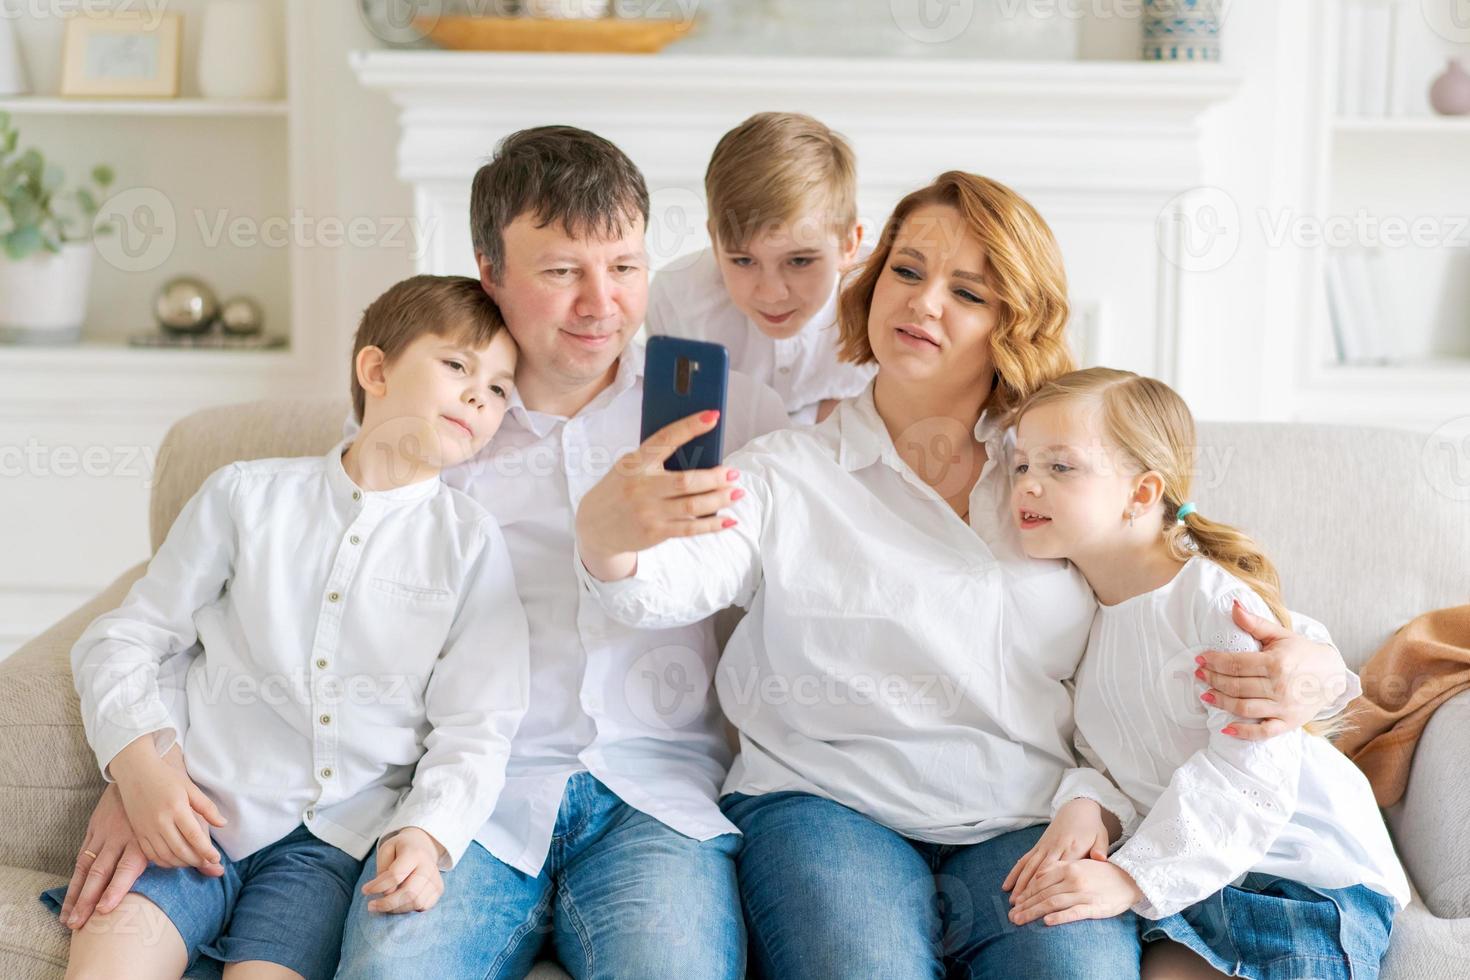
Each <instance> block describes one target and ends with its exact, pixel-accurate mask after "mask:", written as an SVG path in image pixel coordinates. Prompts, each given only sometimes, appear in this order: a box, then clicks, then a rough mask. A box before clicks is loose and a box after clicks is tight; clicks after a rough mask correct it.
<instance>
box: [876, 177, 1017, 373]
mask: <svg viewBox="0 0 1470 980" xmlns="http://www.w3.org/2000/svg"><path fill="white" fill-rule="evenodd" d="M998 303H999V301H998V300H997V299H996V297H995V293H994V290H992V289H991V288H990V285H989V274H988V271H987V263H986V261H985V248H984V246H982V245H981V244H980V242H979V241H978V240H976V239H975V237H974V236H973V235H971V234H970V232H969V230H968V228H967V227H966V226H965V221H964V219H963V218H962V217H961V215H960V212H959V210H958V209H956V208H954V207H951V206H949V205H944V204H931V205H925V206H923V207H919V208H916V209H914V211H912V212H911V213H910V214H909V215H908V217H906V218H905V219H904V221H903V224H902V226H900V228H899V230H898V235H897V237H896V238H895V239H894V242H893V248H892V250H891V251H890V252H889V254H888V261H887V263H886V265H885V268H884V270H883V273H882V274H881V275H880V276H879V277H878V282H877V285H876V286H875V287H874V289H873V302H872V305H871V306H869V308H868V343H869V344H871V345H872V347H873V355H874V356H875V357H876V358H877V360H878V365H879V367H880V368H881V369H882V371H883V372H884V373H885V374H887V375H889V376H890V377H892V378H895V379H901V380H904V381H907V382H915V383H927V384H930V385H934V386H936V387H939V388H943V389H949V390H955V389H966V390H973V389H975V388H981V390H988V389H989V386H990V378H991V376H992V374H993V373H994V369H993V366H992V364H991V358H990V334H991V332H992V331H993V330H994V329H995V323H996V317H997V315H998V309H997V307H998Z"/></svg>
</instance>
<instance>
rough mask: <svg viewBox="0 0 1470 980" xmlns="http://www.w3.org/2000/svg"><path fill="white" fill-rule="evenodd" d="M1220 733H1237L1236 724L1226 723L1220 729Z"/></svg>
mask: <svg viewBox="0 0 1470 980" xmlns="http://www.w3.org/2000/svg"><path fill="white" fill-rule="evenodd" d="M1220 734H1221V735H1234V734H1235V726H1234V725H1226V726H1225V727H1224V728H1222V729H1220Z"/></svg>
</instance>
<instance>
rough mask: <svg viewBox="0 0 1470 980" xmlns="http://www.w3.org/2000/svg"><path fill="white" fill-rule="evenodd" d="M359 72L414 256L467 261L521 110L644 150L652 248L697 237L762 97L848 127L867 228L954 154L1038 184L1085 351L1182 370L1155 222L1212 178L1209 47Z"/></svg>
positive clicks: (468, 62) (361, 60)
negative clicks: (715, 165) (415, 223)
mask: <svg viewBox="0 0 1470 980" xmlns="http://www.w3.org/2000/svg"><path fill="white" fill-rule="evenodd" d="M352 66H353V68H354V70H355V71H356V73H357V76H358V78H359V80H360V81H361V82H362V84H363V85H364V86H366V87H368V88H371V89H378V90H382V91H384V92H386V93H387V94H388V95H389V97H390V98H391V99H392V100H393V102H394V103H395V104H396V105H397V106H398V107H399V110H400V126H401V133H400V140H399V144H398V175H399V177H400V178H401V179H403V180H405V181H407V182H409V183H410V184H412V185H413V187H414V196H415V208H416V211H417V217H418V218H419V219H420V220H421V221H426V222H429V223H430V225H429V227H430V229H431V230H430V233H429V241H428V243H427V247H426V248H425V249H424V250H423V253H422V258H421V259H420V262H419V266H420V271H424V272H439V273H443V272H466V273H470V272H473V271H474V261H473V255H472V252H471V248H470V244H469V242H470V239H469V231H468V227H467V225H468V219H467V215H468V201H469V188H470V179H471V177H472V176H473V174H474V172H475V170H476V169H477V168H478V167H479V165H480V164H481V163H483V162H484V160H485V159H486V158H487V157H488V156H489V154H490V153H491V152H492V151H493V149H494V146H495V143H496V141H497V140H499V139H500V138H502V137H503V136H505V135H506V134H508V133H511V132H514V131H515V130H518V129H522V128H525V127H528V126H537V125H545V124H549V123H566V124H570V125H575V126H581V127H584V128H587V129H590V130H593V131H595V132H597V133H599V134H601V135H603V136H606V137H607V138H608V139H610V140H612V141H613V142H614V143H616V144H617V145H618V146H619V147H621V148H622V149H623V150H624V151H625V152H627V153H628V155H629V156H630V157H631V158H632V159H633V161H634V162H635V163H637V164H638V166H639V167H640V168H642V170H643V172H644V174H645V175H646V177H647V179H648V184H649V189H650V191H651V192H652V195H653V212H654V213H653V216H652V217H651V219H650V223H649V248H650V252H651V254H652V257H653V262H654V267H655V269H657V268H658V267H659V266H660V265H661V264H663V263H664V262H666V261H668V260H669V259H671V258H673V257H675V256H676V255H679V254H682V253H684V252H687V251H690V250H692V249H694V248H697V247H702V246H703V245H704V244H705V243H706V239H705V237H704V231H703V226H704V219H705V212H704V195H703V190H702V181H703V175H704V169H705V165H706V164H707V162H708V160H709V155H710V152H711V151H712V150H713V148H714V145H715V143H716V141H717V140H718V139H719V137H720V135H721V134H723V133H724V132H725V131H726V130H728V129H730V128H731V127H732V126H734V125H735V124H736V123H738V122H739V121H740V120H742V119H744V118H745V117H746V116H748V115H750V114H751V113H754V112H759V111H762V110H771V109H779V110H795V111H802V112H808V113H811V114H812V115H815V116H817V117H818V118H820V119H822V120H823V121H824V122H826V123H827V124H828V125H830V126H832V127H833V128H834V129H836V130H837V131H839V132H841V133H843V134H844V135H845V136H847V137H848V139H849V140H851V142H852V143H853V145H854V147H855V149H856V151H857V156H858V169H859V185H860V186H859V208H860V212H861V214H862V217H863V219H864V222H865V223H866V224H867V225H868V227H869V233H870V234H873V233H876V231H877V228H878V227H879V226H880V225H881V223H882V221H883V219H884V218H886V216H887V214H888V212H889V210H890V209H891V208H892V206H893V204H894V203H896V201H897V200H898V199H899V198H900V197H901V196H902V195H903V194H904V193H905V192H907V191H909V190H912V189H913V188H915V187H918V186H921V185H922V184H925V183H927V182H928V181H929V180H930V179H932V178H933V177H934V176H935V175H936V174H938V173H939V172H941V171H943V170H947V169H963V170H970V171H974V172H977V173H983V174H986V175H987V176H991V177H994V178H996V179H999V180H1002V181H1004V182H1006V183H1008V184H1010V185H1012V186H1014V187H1015V188H1016V189H1017V190H1018V191H1020V192H1021V193H1023V194H1025V195H1026V196H1027V197H1029V198H1030V199H1031V200H1032V201H1033V202H1034V203H1035V204H1036V205H1037V207H1038V208H1040V209H1041V211H1042V213H1043V214H1044V215H1045V216H1046V217H1047V219H1048V221H1049V222H1051V224H1052V226H1053V228H1054V229H1055V230H1056V232H1057V235H1058V237H1059V239H1060V240H1061V242H1062V248H1063V251H1064V253H1065V256H1066V260H1067V267H1068V270H1069V275H1070V277H1071V287H1072V295H1073V299H1074V302H1075V303H1076V306H1077V310H1078V313H1079V316H1078V321H1077V326H1078V334H1079V341H1081V343H1080V345H1079V346H1081V347H1082V348H1083V353H1084V354H1085V356H1086V357H1087V358H1088V359H1089V360H1095V361H1104V362H1106V363H1109V364H1111V365H1115V366H1119V367H1128V368H1133V369H1136V370H1140V371H1145V372H1149V373H1153V374H1156V375H1159V376H1162V377H1165V378H1173V377H1174V376H1175V374H1176V363H1175V357H1176V348H1177V343H1178V324H1179V322H1180V311H1181V309H1183V308H1184V307H1185V306H1186V305H1192V304H1196V303H1198V302H1200V301H1201V299H1200V298H1199V297H1191V296H1190V290H1191V284H1190V282H1189V281H1188V280H1189V277H1188V276H1187V275H1184V274H1181V272H1180V270H1178V269H1177V268H1176V267H1175V266H1174V265H1172V264H1170V263H1169V262H1167V261H1165V259H1164V258H1163V255H1162V254H1161V252H1160V250H1159V248H1158V244H1157V242H1156V239H1155V233H1156V232H1155V229H1156V226H1157V223H1158V221H1159V217H1160V214H1161V213H1162V212H1163V211H1164V209H1165V208H1166V206H1167V205H1168V204H1169V202H1170V201H1171V200H1172V199H1174V198H1175V197H1176V196H1177V195H1178V194H1180V193H1181V192H1182V191H1185V190H1188V189H1191V188H1194V187H1197V186H1200V185H1207V184H1210V183H1211V182H1212V171H1211V168H1210V166H1209V164H1208V161H1207V160H1206V159H1205V154H1204V153H1203V151H1202V140H1201V137H1202V128H1201V117H1202V116H1204V114H1205V113H1206V112H1207V111H1208V110H1209V109H1210V108H1211V107H1212V106H1214V105H1216V104H1218V103H1221V102H1223V101H1225V100H1226V99H1228V98H1230V97H1231V96H1232V94H1233V93H1234V91H1235V89H1236V87H1237V79H1236V77H1235V76H1234V75H1232V74H1230V73H1228V72H1226V71H1224V70H1222V69H1220V68H1219V67H1216V66H1198V65H1168V64H1146V63H1136V62H1061V63H1023V62H997V61H983V62H964V61H952V60H945V61H939V60H933V61H911V60H899V59H815V58H813V59H807V58H799V59H797V58H781V59H777V58H751V57H707V56H698V57H696V56H683V57H677V56H620V55H522V54H494V53H485V54H475V53H461V52H440V51H407V52H404V51H372V52H362V53H356V54H354V55H353V56H352Z"/></svg>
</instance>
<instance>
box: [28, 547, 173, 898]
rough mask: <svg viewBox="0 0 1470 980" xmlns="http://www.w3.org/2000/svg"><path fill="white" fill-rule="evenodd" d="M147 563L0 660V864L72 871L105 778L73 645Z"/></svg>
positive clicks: (124, 592) (116, 603)
mask: <svg viewBox="0 0 1470 980" xmlns="http://www.w3.org/2000/svg"><path fill="white" fill-rule="evenodd" d="M147 567H148V566H147V564H146V563H142V564H139V565H137V566H135V567H133V568H131V569H129V570H128V571H126V572H124V573H123V574H122V575H121V576H120V577H119V578H118V579H117V581H115V582H113V583H112V584H111V585H109V586H108V587H107V588H106V589H104V590H103V591H102V592H100V593H99V594H98V595H97V596H96V597H95V598H93V599H92V600H91V601H90V602H88V603H87V604H86V605H84V606H82V607H81V608H80V609H78V610H76V611H75V612H73V613H71V614H70V615H69V616H67V617H66V618H65V619H63V620H61V621H60V622H59V623H57V624H56V625H54V626H52V627H51V628H50V629H48V630H46V632H44V633H42V634H41V635H40V636H38V637H36V638H35V639H33V640H31V641H30V642H29V643H27V644H25V645H24V646H22V647H21V648H20V649H19V650H17V651H15V653H13V654H11V655H10V656H9V657H8V658H6V659H5V660H3V661H0V865H9V866H12V867H18V868H30V869H32V870H36V871H47V872H51V873H53V874H65V875H70V874H71V869H72V865H73V863H74V862H75V860H76V853H77V848H78V847H80V846H81V843H82V835H83V833H84V832H85V831H86V829H87V819H88V818H89V817H90V816H91V814H92V807H93V806H94V805H95V804H96V802H97V797H98V795H99V794H100V793H101V792H102V785H103V784H102V777H101V775H100V774H99V773H98V772H97V757H96V756H95V755H93V754H92V749H91V748H90V747H89V746H88V745H87V738H86V735H85V733H84V732H83V730H82V717H81V713H80V709H79V707H78V701H77V692H76V687H75V686H74V685H73V683H72V676H71V648H72V646H73V645H74V644H75V643H76V641H77V637H79V636H81V635H82V631H83V630H85V629H86V628H87V626H88V625H89V624H90V623H91V622H92V620H94V619H96V618H97V617H98V616H100V615H102V614H103V613H105V612H108V611H109V610H112V609H116V608H117V607H118V606H119V605H121V603H122V601H123V598H124V597H125V596H126V595H127V592H128V589H129V588H130V587H131V586H132V584H133V582H135V581H136V580H137V579H138V578H139V577H140V576H141V575H142V574H143V572H144V570H145V569H147Z"/></svg>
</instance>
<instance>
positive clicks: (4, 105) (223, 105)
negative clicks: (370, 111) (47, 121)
mask: <svg viewBox="0 0 1470 980" xmlns="http://www.w3.org/2000/svg"><path fill="white" fill-rule="evenodd" d="M290 107H291V104H290V102H289V101H287V100H285V99H275V100H269V101H255V100H238V101H236V100H225V99H73V98H64V97H61V96H45V95H29V96H19V97H16V96H11V97H9V98H0V112H9V113H11V114H12V115H14V116H200V117H205V118H214V117H219V116H285V115H287V114H288V113H289V112H290Z"/></svg>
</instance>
